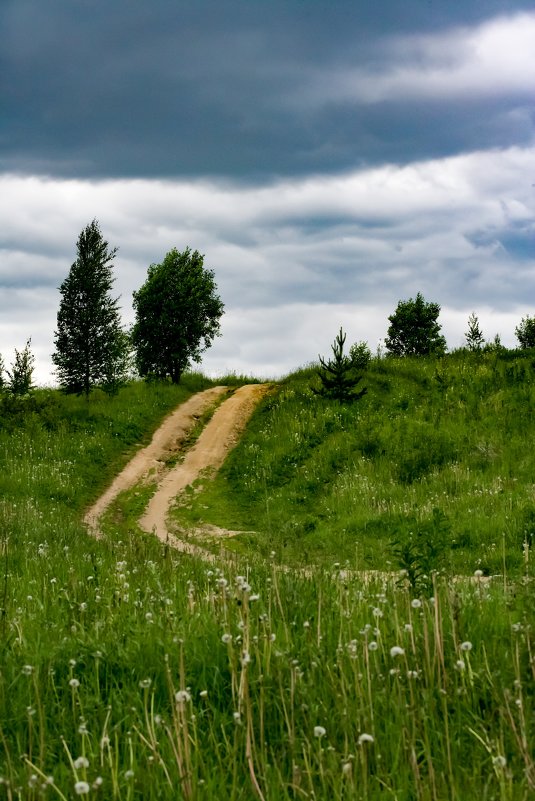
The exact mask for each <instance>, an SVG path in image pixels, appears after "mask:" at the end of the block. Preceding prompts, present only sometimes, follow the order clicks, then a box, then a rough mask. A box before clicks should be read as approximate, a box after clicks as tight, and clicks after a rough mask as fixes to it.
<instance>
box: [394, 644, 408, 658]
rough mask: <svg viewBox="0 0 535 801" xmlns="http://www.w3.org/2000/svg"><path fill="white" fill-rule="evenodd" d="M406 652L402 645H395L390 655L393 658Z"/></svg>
mask: <svg viewBox="0 0 535 801" xmlns="http://www.w3.org/2000/svg"><path fill="white" fill-rule="evenodd" d="M404 653H405V651H404V650H403V648H402V647H401V646H400V645H394V646H393V647H392V648H391V649H390V656H391V657H392V659H393V658H394V657H395V656H403V654H404Z"/></svg>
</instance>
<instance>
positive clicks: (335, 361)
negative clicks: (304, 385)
mask: <svg viewBox="0 0 535 801" xmlns="http://www.w3.org/2000/svg"><path fill="white" fill-rule="evenodd" d="M345 341H346V335H345V334H344V332H343V331H342V329H341V328H340V331H339V333H338V334H337V336H336V339H335V340H334V343H333V344H332V345H331V349H332V352H333V358H332V359H329V360H328V361H325V360H324V359H323V358H322V357H321V356H320V357H319V360H320V365H321V367H320V368H319V369H318V370H317V374H318V375H319V378H320V381H321V387H320V389H316V388H313V392H315V393H316V394H317V395H321V396H322V397H323V398H327V399H328V400H337V401H339V402H340V403H351V402H353V401H357V400H359V399H360V398H362V397H363V396H364V395H365V394H366V392H367V391H368V390H367V388H366V387H364V388H362V389H360V390H358V391H357V389H356V387H357V385H358V384H359V383H360V382H361V381H362V377H363V375H362V372H361V373H360V374H358V373H357V370H356V368H355V364H354V362H353V360H352V359H351V357H349V356H346V355H345V354H344V344H345Z"/></svg>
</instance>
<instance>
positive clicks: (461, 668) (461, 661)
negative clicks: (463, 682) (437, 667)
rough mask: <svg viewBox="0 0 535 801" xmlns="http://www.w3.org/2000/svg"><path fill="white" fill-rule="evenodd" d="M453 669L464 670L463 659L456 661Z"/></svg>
mask: <svg viewBox="0 0 535 801" xmlns="http://www.w3.org/2000/svg"><path fill="white" fill-rule="evenodd" d="M455 667H456V668H457V670H464V669H465V667H466V664H465V662H464V660H463V659H458V660H457V661H456V663H455Z"/></svg>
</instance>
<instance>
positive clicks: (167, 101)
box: [0, 0, 535, 385]
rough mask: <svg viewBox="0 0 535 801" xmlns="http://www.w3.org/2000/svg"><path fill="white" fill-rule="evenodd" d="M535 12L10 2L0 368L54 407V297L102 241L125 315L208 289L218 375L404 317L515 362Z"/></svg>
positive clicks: (242, 0) (3, 18) (530, 228)
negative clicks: (29, 372) (166, 295)
mask: <svg viewBox="0 0 535 801" xmlns="http://www.w3.org/2000/svg"><path fill="white" fill-rule="evenodd" d="M534 43H535V10H534V9H533V3H532V0H529V2H527V1H525V0H464V2H463V3H460V2H451V0H403V1H402V0H383V2H381V3H372V2H371V0H151V2H150V3H148V2H146V0H47V2H46V3H43V2H42V0H2V3H1V4H0V220H1V225H0V353H2V355H3V357H4V361H5V362H6V364H7V366H9V364H10V363H11V361H12V360H13V358H14V349H15V348H18V349H19V350H20V349H22V348H23V347H24V345H25V343H26V340H27V339H28V338H29V337H31V342H32V350H33V352H34V354H35V356H36V371H35V378H36V380H37V382H38V383H40V384H44V385H53V384H54V381H55V378H54V375H53V365H52V361H51V354H52V352H53V350H54V331H55V328H56V315H57V310H58V306H59V300H60V295H59V291H58V287H59V286H60V284H61V282H62V281H63V280H64V278H65V277H66V276H67V274H68V271H69V268H70V266H71V264H72V262H73V261H74V259H75V257H76V241H77V239H78V236H79V234H80V232H81V230H82V229H83V228H84V227H85V226H86V225H87V224H88V223H89V222H91V220H93V219H97V220H98V221H99V223H100V227H101V230H102V233H103V236H104V238H105V239H106V240H107V241H108V243H109V245H110V247H117V248H118V252H117V256H116V258H115V262H114V275H115V284H114V294H115V295H116V296H120V301H119V303H120V307H121V310H122V316H123V320H124V324H125V326H127V325H128V326H129V325H131V324H132V323H133V320H134V317H133V311H132V292H133V291H134V290H136V289H139V287H140V286H141V285H142V284H143V282H144V280H145V278H146V275H147V268H148V267H149V265H150V264H152V263H159V262H161V261H162V260H163V258H164V256H165V254H166V253H167V252H168V251H169V250H170V249H171V248H174V247H176V248H178V249H179V250H183V249H184V248H186V247H190V248H192V249H193V250H199V251H200V252H201V253H202V254H204V257H205V262H204V263H205V266H206V267H208V268H210V269H212V270H214V273H215V280H216V283H217V286H218V290H219V294H220V295H221V298H222V300H223V302H224V304H225V314H224V317H223V318H222V327H221V332H222V336H221V337H219V338H218V339H217V340H215V342H214V344H213V345H212V347H211V348H210V350H208V351H207V352H206V354H205V356H204V358H203V362H202V369H204V370H205V371H206V372H208V373H210V374H211V375H215V376H217V375H224V374H226V373H228V372H229V371H231V372H236V373H246V374H254V375H257V376H259V377H278V376H280V375H283V374H285V373H287V372H289V371H291V370H292V369H294V368H296V367H299V366H301V365H304V364H307V363H309V362H311V361H313V360H315V359H317V357H318V354H319V353H321V354H322V355H328V354H329V353H330V346H331V344H332V342H333V340H334V338H335V336H336V334H337V333H338V330H339V328H340V326H342V327H343V329H344V331H345V332H346V333H347V338H348V339H347V341H348V344H349V343H352V342H356V341H367V342H368V343H369V345H370V347H371V349H372V351H373V352H375V351H376V349H377V348H378V347H380V346H381V343H382V342H383V340H384V337H385V336H386V333H387V328H388V324H389V322H388V316H389V315H390V314H392V313H393V312H394V310H395V308H396V306H397V303H398V301H399V300H406V299H408V298H409V297H415V296H416V294H417V293H418V292H422V294H423V295H424V297H425V298H426V300H428V301H433V302H437V303H439V304H440V306H441V313H440V318H439V321H440V322H441V323H442V326H443V333H444V335H445V336H446V339H447V342H448V346H449V347H450V348H455V347H459V346H461V345H462V344H463V341H464V332H465V331H466V330H467V320H468V316H469V315H470V313H471V312H475V313H476V314H477V316H478V318H479V321H480V324H481V327H482V329H483V334H484V336H485V337H486V338H487V339H489V340H491V339H493V338H494V335H495V334H496V333H498V334H500V336H501V339H502V342H503V343H504V344H506V345H508V346H511V347H512V346H514V345H515V344H516V338H515V334H514V330H515V327H516V326H517V325H518V323H519V322H520V320H521V318H522V317H524V316H526V315H528V314H529V315H530V316H533V315H534V314H535V247H534V245H535V146H534V145H535V46H534Z"/></svg>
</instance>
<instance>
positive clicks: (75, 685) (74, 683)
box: [69, 679, 80, 690]
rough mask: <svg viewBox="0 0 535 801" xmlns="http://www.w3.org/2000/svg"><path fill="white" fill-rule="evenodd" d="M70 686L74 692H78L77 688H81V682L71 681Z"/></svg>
mask: <svg viewBox="0 0 535 801" xmlns="http://www.w3.org/2000/svg"><path fill="white" fill-rule="evenodd" d="M69 686H70V687H72V688H73V690H76V688H77V687H79V686H80V682H79V681H78V679H70V681H69Z"/></svg>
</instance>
